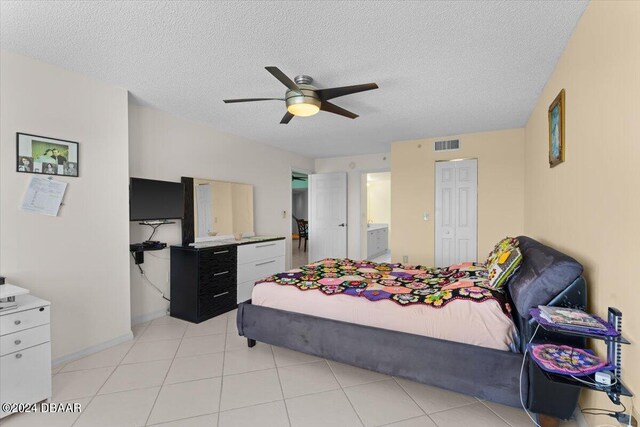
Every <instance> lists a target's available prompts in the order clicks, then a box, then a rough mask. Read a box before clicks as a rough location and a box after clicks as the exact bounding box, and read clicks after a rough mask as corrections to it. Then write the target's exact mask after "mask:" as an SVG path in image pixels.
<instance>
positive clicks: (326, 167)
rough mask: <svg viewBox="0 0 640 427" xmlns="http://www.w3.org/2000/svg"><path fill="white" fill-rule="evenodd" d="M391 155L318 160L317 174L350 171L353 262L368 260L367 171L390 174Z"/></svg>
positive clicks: (349, 234)
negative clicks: (388, 172)
mask: <svg viewBox="0 0 640 427" xmlns="http://www.w3.org/2000/svg"><path fill="white" fill-rule="evenodd" d="M389 167H390V161H389V154H365V155H362V156H345V157H330V158H326V159H316V160H315V170H316V173H331V172H347V222H348V228H347V256H348V257H349V258H352V259H362V258H366V255H367V217H366V212H365V211H366V209H363V207H364V206H366V204H367V193H366V191H365V190H364V189H365V186H366V174H367V172H382V171H388V170H389Z"/></svg>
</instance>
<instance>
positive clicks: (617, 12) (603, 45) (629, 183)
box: [525, 2, 640, 425]
mask: <svg viewBox="0 0 640 427" xmlns="http://www.w3.org/2000/svg"><path fill="white" fill-rule="evenodd" d="M562 88H564V89H565V90H566V122H565V123H566V161H565V162H564V163H562V164H560V165H559V166H556V167H555V168H553V169H550V168H549V164H548V162H547V153H548V151H547V150H548V148H547V147H548V136H547V135H548V133H547V132H548V123H547V110H548V107H549V104H550V103H551V102H552V101H553V99H554V98H555V97H556V95H557V94H558V92H560V90H561V89H562ZM525 133H526V143H525V147H526V148H525V158H526V163H525V172H526V174H525V195H526V198H525V233H526V234H527V235H530V236H532V237H534V238H536V239H539V240H541V241H543V242H545V243H548V244H550V245H552V246H554V247H557V248H558V249H560V250H562V251H564V252H566V253H568V254H570V255H572V256H573V257H575V258H576V259H577V260H578V261H580V262H581V263H582V264H584V266H585V275H586V278H587V281H588V283H589V301H590V305H591V307H590V308H591V310H593V311H595V312H596V313H597V314H599V315H606V310H607V307H608V306H614V307H617V308H619V309H621V310H622V312H623V313H624V322H623V325H624V330H625V335H627V336H628V338H629V339H630V340H631V342H632V343H633V344H632V345H630V346H625V347H624V352H623V355H624V357H623V361H624V377H625V383H626V384H627V385H628V386H629V387H630V388H631V389H632V390H633V391H634V392H635V393H636V394H637V393H640V367H639V366H638V361H640V346H639V345H638V343H640V310H639V308H640V306H639V301H640V298H639V297H638V295H639V294H638V290H639V289H640V285H639V284H638V281H637V279H636V277H637V271H636V270H637V264H638V259H639V256H640V244H639V242H638V239H639V237H640V219H639V218H640V199H638V186H639V185H640V167H639V162H640V3H639V2H592V3H591V4H590V5H589V6H588V8H587V10H586V11H585V13H584V15H583V16H582V19H581V20H580V22H579V23H578V26H577V27H576V30H575V33H574V35H573V37H572V38H571V40H570V42H569V44H568V45H567V48H566V50H565V52H564V54H563V55H562V57H561V58H560V61H559V62H558V65H557V67H556V69H555V71H554V73H553V74H552V76H551V78H550V79H549V81H548V82H547V85H546V87H545V88H544V91H543V92H542V95H541V96H540V99H539V101H538V104H537V105H536V107H535V109H534V111H533V113H532V114H531V117H530V118H529V121H528V123H527V125H526V129H525ZM596 348H598V349H600V350H602V349H603V346H602V345H598V346H597V347H596ZM607 400H608V399H606V398H605V397H604V396H603V395H602V393H593V394H584V395H583V403H584V404H586V405H588V406H593V405H602V406H603V407H611V404H610V402H607ZM636 404H638V400H637V399H636ZM604 419H605V418H603V417H598V418H597V420H598V421H599V422H600V423H602V422H604ZM595 420H596V419H595V418H594V419H593V420H590V421H591V424H592V425H597V424H596V423H595Z"/></svg>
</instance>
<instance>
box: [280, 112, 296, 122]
mask: <svg viewBox="0 0 640 427" xmlns="http://www.w3.org/2000/svg"><path fill="white" fill-rule="evenodd" d="M292 118H293V114H291V113H290V112H288V111H287V113H286V114H285V115H284V117H283V118H282V120H280V124H281V125H286V124H287V123H289V122H290V121H291V119H292Z"/></svg>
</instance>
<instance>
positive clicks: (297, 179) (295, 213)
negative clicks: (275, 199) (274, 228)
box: [291, 171, 309, 268]
mask: <svg viewBox="0 0 640 427" xmlns="http://www.w3.org/2000/svg"><path fill="white" fill-rule="evenodd" d="M308 240H309V176H308V174H306V173H304V172H295V171H294V172H292V173H291V242H292V243H291V268H298V267H301V266H303V265H306V264H308V263H309V252H308Z"/></svg>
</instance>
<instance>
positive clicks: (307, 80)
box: [224, 67, 378, 125]
mask: <svg viewBox="0 0 640 427" xmlns="http://www.w3.org/2000/svg"><path fill="white" fill-rule="evenodd" d="M265 69H266V70H267V71H268V72H270V73H271V74H272V75H273V76H274V77H275V78H276V79H278V80H280V82H281V83H282V84H283V85H285V86H286V87H287V88H288V90H287V91H286V92H285V97H284V98H245V99H225V100H224V102H225V103H227V104H230V103H234V102H253V101H285V102H286V104H287V112H286V114H285V115H284V117H283V118H282V120H280V123H281V124H285V125H286V124H287V123H289V122H290V121H291V119H292V118H293V116H301V117H308V116H313V115H314V114H316V113H317V112H318V111H320V110H322V111H326V112H328V113H333V114H338V115H340V116H344V117H348V118H350V119H355V118H356V117H358V115H357V114H355V113H352V112H351V111H348V110H345V109H344V108H341V107H338V106H337V105H335V104H332V103H331V102H329V100H330V99H333V98H337V97H339V96H345V95H351V94H352V93H358V92H364V91H367V90H372V89H378V85H377V84H375V83H365V84H361V85H353V86H342V87H332V88H328V89H318V88H317V87H315V86H313V85H312V84H311V82H313V79H312V78H311V77H309V76H306V75H301V76H296V77H295V78H294V79H293V80H291V79H290V78H289V77H287V75H286V74H284V73H283V72H282V71H280V69H279V68H278V67H265Z"/></svg>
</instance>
